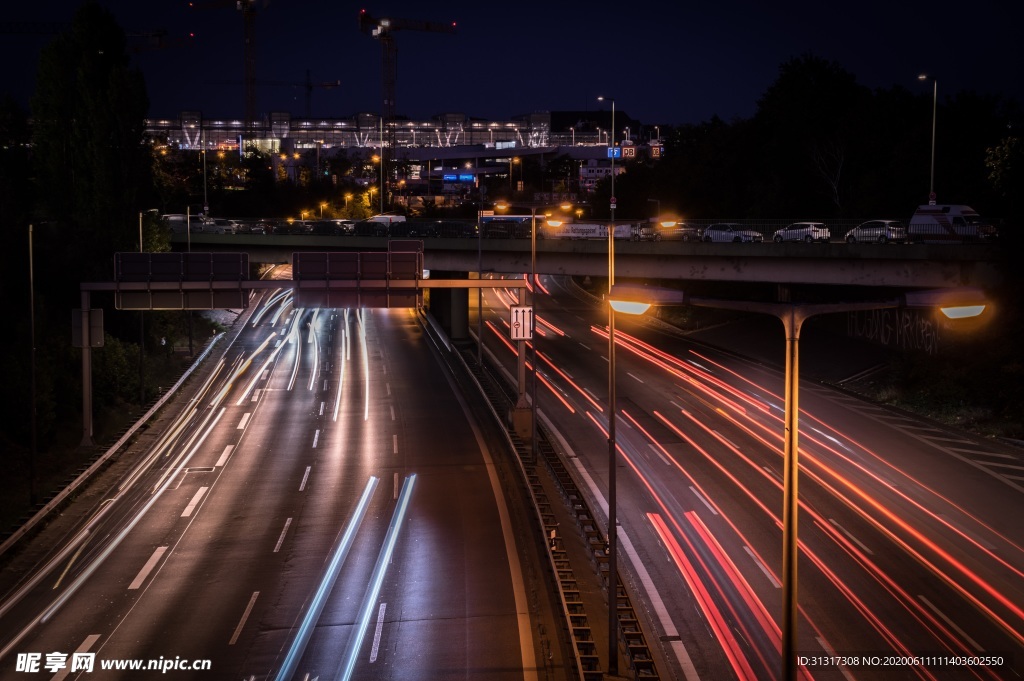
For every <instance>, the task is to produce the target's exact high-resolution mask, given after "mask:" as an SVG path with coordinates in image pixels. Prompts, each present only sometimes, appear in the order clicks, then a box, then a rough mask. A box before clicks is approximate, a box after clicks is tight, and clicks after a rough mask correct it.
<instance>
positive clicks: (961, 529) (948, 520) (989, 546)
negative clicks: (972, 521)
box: [939, 513, 996, 551]
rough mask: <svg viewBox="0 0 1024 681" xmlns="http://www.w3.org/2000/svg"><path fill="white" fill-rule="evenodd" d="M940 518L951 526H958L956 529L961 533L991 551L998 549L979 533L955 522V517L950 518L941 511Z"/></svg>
mask: <svg viewBox="0 0 1024 681" xmlns="http://www.w3.org/2000/svg"><path fill="white" fill-rule="evenodd" d="M939 518H940V519H942V521H943V522H944V523H946V524H948V525H949V526H950V527H953V528H956V530H957V531H958V532H960V533H961V534H963V535H965V536H967V537H970V538H971V539H973V540H974V541H976V542H978V544H980V545H981V546H984V547H985V548H986V549H988V550H989V551H995V550H996V547H995V546H993V545H992V544H990V543H988V542H987V541H985V540H984V539H982V538H981V537H979V536H978V535H976V534H974V533H973V532H971V531H969V530H968V529H967V528H965V527H963V526H962V525H960V524H958V523H955V522H953V519H952V518H950V517H949V516H946V515H942V514H941V513H940V514H939Z"/></svg>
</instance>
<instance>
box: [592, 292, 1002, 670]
mask: <svg viewBox="0 0 1024 681" xmlns="http://www.w3.org/2000/svg"><path fill="white" fill-rule="evenodd" d="M987 304H988V301H987V299H986V298H985V296H984V293H983V292H982V291H981V290H979V289H974V288H963V289H949V290H940V291H914V292H909V293H905V294H904V295H903V296H902V297H901V298H899V299H895V300H885V301H874V302H861V303H803V304H801V303H789V302H779V303H767V302H754V301H742V300H715V299H709V298H691V297H690V296H688V295H686V293H685V292H684V291H681V290H678V289H665V288H659V287H647V286H638V285H630V284H626V285H617V286H615V287H613V288H610V289H609V293H608V310H609V318H612V317H613V315H614V312H615V311H618V312H623V313H628V314H643V313H644V312H646V311H647V308H649V307H650V306H651V305H693V306H695V307H713V308H718V309H727V310H736V311H741V312H759V313H765V314H770V315H773V316H775V317H777V318H778V319H779V320H780V321H781V322H782V325H783V330H784V331H785V334H786V368H785V380H784V383H785V406H784V411H785V416H784V419H783V421H784V424H785V425H784V432H783V438H784V440H783V442H784V444H783V454H782V458H783V464H782V466H783V481H782V677H783V679H784V680H785V681H795V679H796V678H797V668H796V643H797V636H796V630H797V614H798V613H797V556H798V544H797V517H798V509H799V497H798V494H797V489H798V484H797V483H798V471H799V460H798V449H797V447H798V435H799V413H800V407H799V390H798V388H799V381H800V362H799V343H800V329H801V327H802V326H803V323H804V322H805V321H807V320H808V319H809V318H811V317H813V316H816V315H819V314H827V313H832V312H857V311H864V310H881V309H891V308H897V307H904V308H931V309H938V310H940V311H941V312H942V314H943V315H944V316H945V317H947V318H948V319H964V318H968V317H977V316H980V315H981V314H982V313H983V312H984V311H985V308H986V307H987ZM611 331H612V329H611V328H610V327H609V332H611ZM612 340H613V342H614V338H613V339H612ZM612 352H614V345H612ZM609 361H610V362H611V363H612V364H613V365H614V355H612V356H610V357H609ZM610 418H611V419H614V418H615V414H614V412H613V413H612V414H610ZM612 446H614V443H612ZM610 505H611V501H610V500H609V507H610Z"/></svg>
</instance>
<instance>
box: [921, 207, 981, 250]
mask: <svg viewBox="0 0 1024 681" xmlns="http://www.w3.org/2000/svg"><path fill="white" fill-rule="evenodd" d="M997 237H998V233H997V232H996V228H995V227H994V226H993V225H992V224H990V223H988V222H986V221H985V220H983V219H982V218H981V216H980V215H978V213H977V212H976V211H975V210H974V209H973V208H971V207H970V206H962V205H961V206H956V205H925V206H918V207H917V210H916V211H914V215H913V217H911V218H910V226H909V227H908V228H907V238H908V239H909V240H910V241H911V242H912V243H931V244H944V243H945V244H950V243H952V244H959V243H969V242H989V241H993V240H995V239H996V238H997Z"/></svg>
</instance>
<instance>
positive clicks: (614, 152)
mask: <svg viewBox="0 0 1024 681" xmlns="http://www.w3.org/2000/svg"><path fill="white" fill-rule="evenodd" d="M608 158H622V147H608Z"/></svg>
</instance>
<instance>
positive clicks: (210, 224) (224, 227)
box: [202, 218, 237, 234]
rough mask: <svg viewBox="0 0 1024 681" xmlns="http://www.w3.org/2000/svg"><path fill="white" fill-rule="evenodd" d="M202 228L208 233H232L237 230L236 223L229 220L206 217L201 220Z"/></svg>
mask: <svg viewBox="0 0 1024 681" xmlns="http://www.w3.org/2000/svg"><path fill="white" fill-rule="evenodd" d="M202 230H203V231H204V232H206V233H208V234H234V233H235V232H236V231H237V228H236V225H235V223H234V222H232V221H231V220H225V219H223V218H207V219H206V221H205V222H203V225H202Z"/></svg>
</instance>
